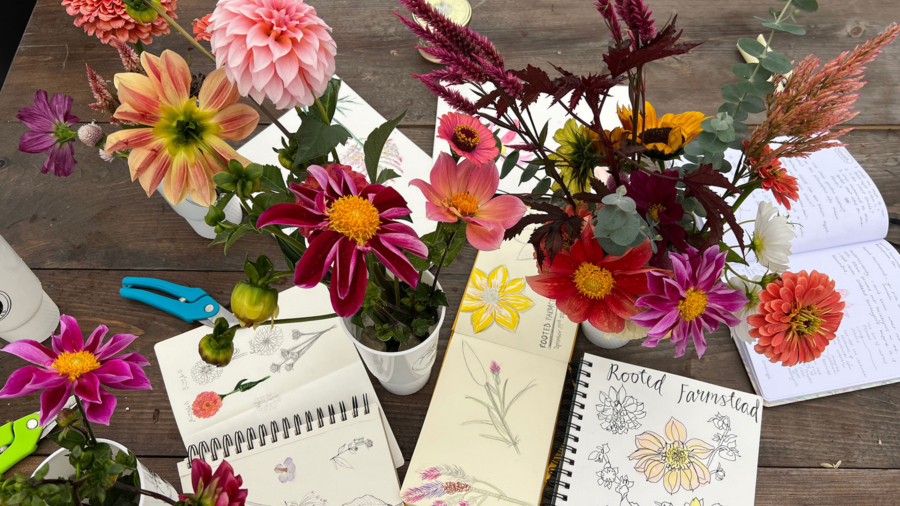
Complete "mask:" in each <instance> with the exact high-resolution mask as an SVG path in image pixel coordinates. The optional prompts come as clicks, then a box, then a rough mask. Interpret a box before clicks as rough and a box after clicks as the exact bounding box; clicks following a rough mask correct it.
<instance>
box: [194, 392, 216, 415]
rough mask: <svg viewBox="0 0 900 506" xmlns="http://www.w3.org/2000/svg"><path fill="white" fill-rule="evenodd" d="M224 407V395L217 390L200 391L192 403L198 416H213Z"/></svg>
mask: <svg viewBox="0 0 900 506" xmlns="http://www.w3.org/2000/svg"><path fill="white" fill-rule="evenodd" d="M220 409H222V396H220V395H219V394H217V393H215V392H200V393H199V394H197V398H196V399H194V402H193V403H192V404H191V412H193V413H194V416H196V417H197V418H211V417H212V416H213V415H215V414H216V413H218V412H219V410H220Z"/></svg>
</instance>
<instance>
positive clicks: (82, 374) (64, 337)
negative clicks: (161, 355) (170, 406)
mask: <svg viewBox="0 0 900 506" xmlns="http://www.w3.org/2000/svg"><path fill="white" fill-rule="evenodd" d="M108 331H109V329H108V328H106V326H105V325H100V326H99V327H97V328H96V330H94V332H92V333H91V337H90V338H88V340H87V342H84V336H83V335H82V334H81V329H80V328H79V327H78V322H77V321H75V318H72V317H71V316H67V315H62V316H61V317H60V318H59V334H58V335H54V336H52V337H51V345H52V348H53V349H52V350H48V349H47V348H45V347H44V346H43V345H42V344H41V343H39V342H37V341H29V340H23V341H16V342H14V343H10V344H8V345H6V347H5V348H3V351H5V352H6V353H10V354H12V355H15V356H17V357H19V358H23V359H25V360H27V361H29V362H31V363H32V364H35V365H37V366H39V367H35V366H32V365H29V366H25V367H23V368H21V369H19V370H17V371H15V372H13V373H12V375H10V377H9V380H7V382H6V385H5V386H4V387H3V389H2V390H0V399H8V398H10V397H21V396H23V395H28V394H31V393H34V392H41V391H43V393H42V394H41V419H40V424H41V425H45V424H46V423H47V422H48V421H49V420H52V419H53V418H54V417H56V415H57V413H59V412H60V410H62V408H63V406H65V404H66V402H67V401H68V400H69V396H71V395H72V393H73V392H74V394H75V395H76V396H78V397H79V398H80V399H81V400H82V401H83V402H84V411H85V415H86V417H87V420H88V421H89V422H96V423H102V424H104V425H109V418H110V417H111V416H112V414H113V411H115V409H116V397H115V396H114V395H113V394H111V393H109V392H107V391H106V389H105V388H103V387H104V386H105V387H107V388H113V389H116V390H150V389H151V388H150V380H148V379H147V375H146V374H144V367H146V366H148V365H150V362H148V361H147V359H145V358H144V357H143V356H141V355H138V354H137V353H126V354H125V355H119V356H116V354H117V353H119V352H120V351H122V350H124V349H125V348H126V347H127V346H128V345H129V344H131V342H132V341H134V340H135V339H137V336H134V335H131V334H116V335H114V336H112V338H110V340H109V341H106V342H105V343H104V342H103V338H104V337H105V336H106V333H107V332H108Z"/></svg>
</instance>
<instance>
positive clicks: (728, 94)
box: [707, 84, 744, 131]
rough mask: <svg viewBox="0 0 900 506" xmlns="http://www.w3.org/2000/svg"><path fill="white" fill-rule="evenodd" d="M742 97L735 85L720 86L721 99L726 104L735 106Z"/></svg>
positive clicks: (742, 94) (742, 93)
mask: <svg viewBox="0 0 900 506" xmlns="http://www.w3.org/2000/svg"><path fill="white" fill-rule="evenodd" d="M743 96H744V92H742V91H741V90H740V88H738V85H736V84H726V85H725V86H722V98H724V99H725V100H726V101H728V102H732V103H735V104H736V103H738V102H740V101H741V98H742V97H743ZM707 131H708V130H707Z"/></svg>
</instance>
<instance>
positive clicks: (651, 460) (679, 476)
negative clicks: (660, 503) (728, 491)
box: [628, 417, 714, 494]
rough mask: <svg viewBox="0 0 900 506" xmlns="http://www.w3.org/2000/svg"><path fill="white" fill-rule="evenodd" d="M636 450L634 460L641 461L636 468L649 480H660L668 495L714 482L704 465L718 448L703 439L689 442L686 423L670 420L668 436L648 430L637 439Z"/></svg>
mask: <svg viewBox="0 0 900 506" xmlns="http://www.w3.org/2000/svg"><path fill="white" fill-rule="evenodd" d="M635 445H636V446H637V450H635V451H634V452H633V453H632V454H631V455H629V457H628V458H629V459H630V460H637V461H638V462H637V464H635V466H634V469H635V471H638V472H640V473H643V474H644V476H645V477H646V478H647V481H649V482H651V483H657V482H659V481H660V480H662V482H663V486H664V487H665V489H666V492H668V493H670V494H674V493H676V492H678V491H679V490H681V489H682V488H683V489H685V490H696V489H698V488H700V487H702V486H703V485H706V484H708V483H709V481H710V478H711V476H710V473H709V468H708V467H707V466H706V464H705V463H704V462H703V461H704V460H706V459H708V458H709V456H710V454H711V453H712V452H713V451H714V447H713V446H712V445H711V444H709V443H707V442H705V441H702V440H700V439H687V429H686V428H685V426H684V424H682V423H681V422H679V421H678V420H676V419H675V418H674V417H673V418H670V419H669V421H668V423H666V430H665V437H663V436H660V435H659V434H657V433H655V432H652V431H646V432H643V433H641V434H639V435H638V436H637V437H636V438H635Z"/></svg>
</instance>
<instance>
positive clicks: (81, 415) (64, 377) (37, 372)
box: [0, 315, 247, 506]
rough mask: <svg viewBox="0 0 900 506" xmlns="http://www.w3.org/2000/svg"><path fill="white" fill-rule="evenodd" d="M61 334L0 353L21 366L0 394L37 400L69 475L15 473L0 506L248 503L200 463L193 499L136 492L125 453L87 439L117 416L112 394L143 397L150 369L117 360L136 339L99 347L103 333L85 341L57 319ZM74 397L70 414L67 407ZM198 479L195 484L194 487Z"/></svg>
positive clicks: (138, 360)
mask: <svg viewBox="0 0 900 506" xmlns="http://www.w3.org/2000/svg"><path fill="white" fill-rule="evenodd" d="M59 324H60V332H59V334H57V335H53V336H51V348H47V347H45V346H43V345H42V344H40V343H38V342H36V341H30V340H23V341H17V342H14V343H10V344H8V345H6V346H5V347H4V348H3V349H2V351H4V352H6V353H9V354H11V355H15V356H17V357H19V358H22V359H24V360H27V361H28V362H31V363H32V364H34V365H28V366H25V367H22V368H21V369H18V370H16V371H14V372H13V373H12V374H11V375H10V377H9V378H8V379H7V381H6V384H5V385H4V386H3V388H2V389H0V399H8V398H12V397H21V396H24V395H29V394H35V393H38V392H41V396H40V418H39V423H40V425H41V426H46V425H47V424H48V423H49V422H51V421H54V420H55V421H56V423H57V425H58V426H59V427H60V428H61V430H59V431H56V432H52V433H50V435H49V438H50V439H51V440H53V441H54V442H55V443H56V444H58V445H59V446H60V447H62V448H65V449H66V450H68V451H69V453H68V455H67V458H68V461H69V464H70V465H71V466H72V468H73V469H75V470H76V472H75V474H73V475H71V476H67V477H62V476H61V477H58V478H54V477H48V476H47V473H48V472H49V470H50V467H49V464H48V465H45V466H43V467H41V468H40V469H38V470H37V471H36V472H35V473H34V475H33V476H31V477H28V476H25V475H24V474H21V473H17V474H16V475H15V476H14V477H12V478H9V479H4V480H2V481H0V504H10V505H15V504H47V505H49V506H63V505H73V506H77V505H81V504H83V503H84V504H87V503H88V502H89V503H90V504H92V505H101V506H113V505H123V504H137V503H138V500H139V499H140V496H141V495H148V496H152V497H154V498H156V499H159V500H162V501H164V502H166V503H169V504H173V505H174V504H178V505H179V506H186V505H194V506H201V505H202V506H209V505H210V504H213V503H216V504H218V503H217V501H216V500H217V499H228V501H227V503H228V504H230V505H232V506H243V504H244V500H245V499H246V497H247V491H246V489H241V488H240V487H241V485H242V480H241V477H240V476H235V475H234V473H233V470H232V468H231V466H230V465H228V464H227V463H224V462H223V464H222V465H220V466H219V468H218V469H217V470H216V472H215V474H213V473H212V470H211V468H210V467H209V465H208V464H206V463H205V462H203V461H202V460H194V462H193V466H196V470H197V472H195V473H194V474H193V476H192V479H193V485H194V493H193V494H188V495H182V496H180V497H179V500H178V501H176V500H174V499H172V498H169V497H166V496H165V495H162V494H159V493H157V492H153V491H151V490H145V489H142V488H141V484H140V479H139V474H138V462H137V458H136V457H135V456H134V454H133V453H131V452H130V451H119V452H118V453H114V452H113V448H112V447H111V446H110V445H109V444H107V443H105V442H102V441H98V439H97V438H96V437H95V436H94V430H93V428H92V425H91V424H93V423H96V424H102V425H109V422H110V418H111V417H112V415H113V413H114V412H115V409H116V397H115V395H113V394H112V393H111V392H110V391H109V389H112V390H150V389H151V387H150V381H149V380H148V379H147V376H146V374H144V367H146V366H148V365H149V364H150V363H149V362H148V361H147V359H145V358H144V357H143V356H141V355H140V354H138V353H124V354H122V352H123V351H124V350H125V348H127V347H128V345H129V344H131V343H132V342H133V341H134V340H135V339H137V336H134V335H131V334H116V335H114V336H112V337H110V338H109V339H106V334H107V333H108V331H109V329H108V328H107V327H106V326H105V325H100V326H99V327H97V328H96V329H95V330H94V331H93V332H92V333H91V335H90V337H89V338H88V339H87V341H85V340H84V336H83V334H82V333H81V329H80V327H79V326H78V322H77V321H76V320H75V319H74V318H72V317H71V316H67V315H62V316H61V317H60V321H59ZM71 396H74V398H75V408H74V409H73V408H68V407H66V405H67V404H68V402H69V398H70V397H71ZM201 478H202V482H201V480H200V479H201Z"/></svg>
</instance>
